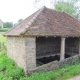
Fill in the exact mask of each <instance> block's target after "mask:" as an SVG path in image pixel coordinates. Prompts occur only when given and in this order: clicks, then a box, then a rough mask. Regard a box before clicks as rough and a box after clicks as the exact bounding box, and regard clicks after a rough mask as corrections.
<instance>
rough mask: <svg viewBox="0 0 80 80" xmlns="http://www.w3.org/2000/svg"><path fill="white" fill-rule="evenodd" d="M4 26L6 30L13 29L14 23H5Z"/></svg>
mask: <svg viewBox="0 0 80 80" xmlns="http://www.w3.org/2000/svg"><path fill="white" fill-rule="evenodd" d="M3 26H4V28H11V27H13V23H12V22H5V23H4V24H3Z"/></svg>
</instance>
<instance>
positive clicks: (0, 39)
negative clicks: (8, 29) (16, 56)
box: [0, 32, 6, 42]
mask: <svg viewBox="0 0 80 80" xmlns="http://www.w3.org/2000/svg"><path fill="white" fill-rule="evenodd" d="M3 34H4V32H0V42H6V37H4V36H3Z"/></svg>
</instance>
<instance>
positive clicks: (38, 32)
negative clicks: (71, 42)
mask: <svg viewBox="0 0 80 80" xmlns="http://www.w3.org/2000/svg"><path fill="white" fill-rule="evenodd" d="M4 36H59V37H64V36H65V37H80V21H79V20H77V19H75V18H73V17H72V16H70V15H68V14H67V13H65V12H64V11H56V10H53V9H49V8H46V7H43V8H41V9H39V10H38V11H36V12H35V13H34V14H32V15H31V16H29V17H28V18H26V19H25V20H23V21H22V22H21V23H19V24H18V25H16V26H14V27H12V28H11V29H10V30H9V31H7V32H6V33H5V34H4Z"/></svg>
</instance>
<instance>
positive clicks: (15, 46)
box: [7, 37, 36, 71]
mask: <svg viewBox="0 0 80 80" xmlns="http://www.w3.org/2000/svg"><path fill="white" fill-rule="evenodd" d="M35 49H36V44H35V38H30V37H7V55H8V56H9V57H10V58H12V59H13V60H14V61H15V62H16V64H17V65H18V66H20V67H22V68H23V69H24V70H25V71H26V69H32V68H34V67H36V51H35Z"/></svg>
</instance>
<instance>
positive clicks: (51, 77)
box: [0, 50, 80, 80]
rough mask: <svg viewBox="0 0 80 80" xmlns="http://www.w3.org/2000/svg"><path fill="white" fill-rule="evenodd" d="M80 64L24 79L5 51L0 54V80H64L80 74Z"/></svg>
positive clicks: (21, 72) (21, 70) (34, 74)
mask: <svg viewBox="0 0 80 80" xmlns="http://www.w3.org/2000/svg"><path fill="white" fill-rule="evenodd" d="M79 68H80V62H75V63H74V65H73V64H71V65H70V66H68V65H63V66H62V67H61V68H59V69H57V70H53V71H49V72H40V73H33V74H32V75H31V76H28V77H25V75H24V71H23V69H22V68H20V67H18V66H17V65H16V64H15V63H14V61H13V60H12V59H10V58H8V57H7V55H6V50H3V51H2V53H1V54H0V80H66V79H67V78H71V77H73V76H75V75H79V74H80V69H79Z"/></svg>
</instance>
